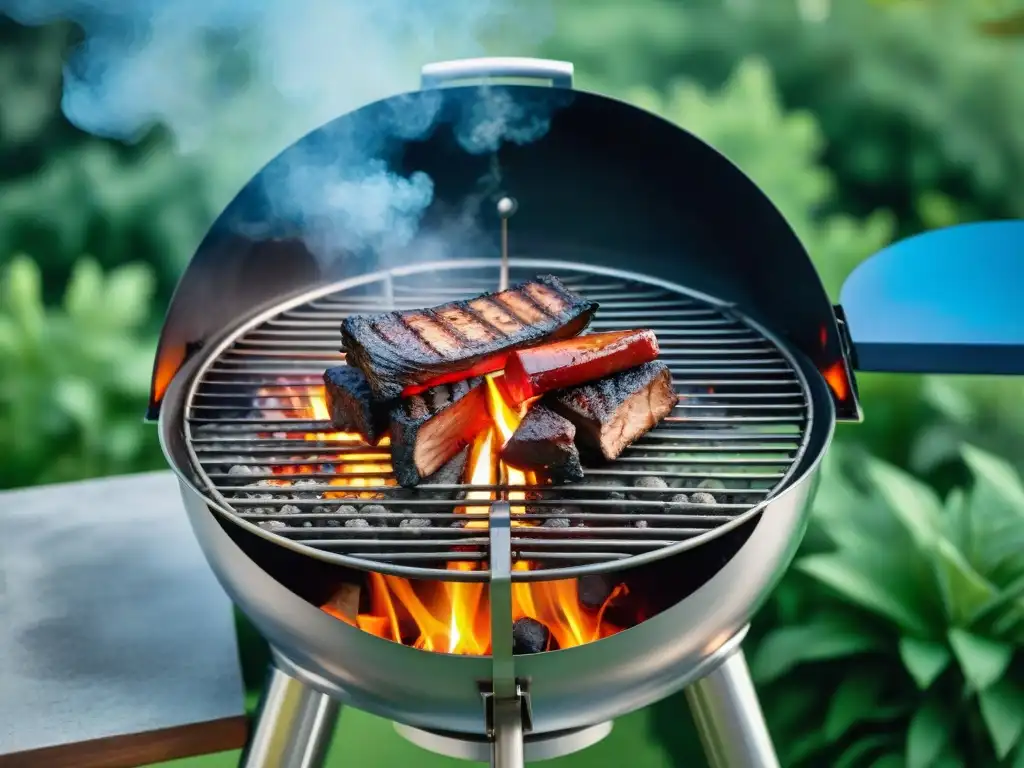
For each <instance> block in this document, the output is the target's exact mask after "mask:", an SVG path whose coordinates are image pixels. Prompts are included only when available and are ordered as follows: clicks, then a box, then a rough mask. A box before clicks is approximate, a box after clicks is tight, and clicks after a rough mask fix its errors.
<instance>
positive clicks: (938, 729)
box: [906, 696, 954, 768]
mask: <svg viewBox="0 0 1024 768" xmlns="http://www.w3.org/2000/svg"><path fill="white" fill-rule="evenodd" d="M953 721H954V716H953V713H952V712H951V710H950V709H949V708H948V706H947V704H946V703H945V702H944V701H943V700H942V699H941V698H940V697H938V696H932V697H931V698H930V699H928V701H926V702H925V704H924V706H923V707H921V708H920V709H918V710H917V712H915V713H914V716H913V718H911V720H910V727H909V728H908V729H907V756H906V768H930V766H931V765H932V763H934V762H935V760H936V759H937V758H938V757H939V754H940V753H941V752H942V750H943V748H944V747H945V746H946V744H948V743H949V741H950V738H951V736H952V727H953V724H954V723H953Z"/></svg>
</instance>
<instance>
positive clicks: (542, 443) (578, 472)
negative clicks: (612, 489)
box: [501, 404, 583, 483]
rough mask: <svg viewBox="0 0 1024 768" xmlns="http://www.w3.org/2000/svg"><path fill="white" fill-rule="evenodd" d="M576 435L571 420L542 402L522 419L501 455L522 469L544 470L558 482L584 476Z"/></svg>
mask: <svg viewBox="0 0 1024 768" xmlns="http://www.w3.org/2000/svg"><path fill="white" fill-rule="evenodd" d="M575 437H576V427H575V426H574V425H573V423H572V422H571V421H569V420H568V419H566V418H563V417H562V416H559V415H558V414H557V413H555V412H554V411H552V410H550V409H548V408H545V407H544V406H543V405H540V404H538V405H535V406H534V407H533V408H531V409H530V410H529V411H528V412H527V414H526V416H524V417H523V420H522V421H521V422H519V427H518V428H517V429H516V431H515V433H514V434H513V435H512V438H511V439H510V440H509V441H508V443H506V444H505V448H504V449H503V450H502V452H501V458H502V459H504V460H505V461H506V462H507V463H508V464H511V465H512V466H513V467H517V468H518V469H523V470H532V471H535V472H542V473H544V474H545V475H547V476H548V477H549V478H551V481H552V482H554V483H565V482H573V481H576V480H582V479H583V468H582V467H581V466H580V453H579V451H578V450H577V449H576V444H575V443H574V442H573V439H574V438H575Z"/></svg>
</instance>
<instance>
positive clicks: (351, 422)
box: [324, 365, 388, 445]
mask: <svg viewBox="0 0 1024 768" xmlns="http://www.w3.org/2000/svg"><path fill="white" fill-rule="evenodd" d="M324 396H325V399H326V401H327V410H328V411H329V412H330V414H331V423H332V424H333V425H334V426H335V427H337V428H338V429H340V430H342V431H343V432H358V433H359V434H360V435H362V436H363V438H364V439H365V440H366V442H368V443H369V444H370V445H376V444H377V441H378V440H379V439H380V438H381V436H382V435H384V433H385V432H387V429H388V408H387V406H385V405H383V404H382V403H380V402H377V401H375V400H374V399H373V394H372V393H371V392H370V385H369V384H367V383H366V376H365V375H364V374H363V372H362V371H360V370H359V369H358V368H352V367H350V366H347V365H339V366H337V367H335V368H328V369H327V370H326V371H324Z"/></svg>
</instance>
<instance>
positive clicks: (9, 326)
mask: <svg viewBox="0 0 1024 768" xmlns="http://www.w3.org/2000/svg"><path fill="white" fill-rule="evenodd" d="M41 283H42V278H41V275H40V271H39V267H38V265H37V264H36V263H35V262H34V261H32V260H31V259H29V258H27V257H24V256H18V257H15V258H14V259H12V260H11V261H10V262H9V263H8V264H7V266H6V268H5V269H4V270H3V273H2V277H0V297H2V300H0V456H3V457H4V460H3V462H2V464H0V488H9V487H15V486H22V485H32V484H35V483H43V482H53V481H59V480H70V479H78V478H82V477H92V476H97V475H110V474H118V473H123V472H130V471H136V470H141V469H150V468H156V467H159V466H161V464H162V461H161V459H160V455H159V450H158V447H157V445H156V434H155V431H156V430H155V429H153V428H147V427H145V426H144V425H143V424H142V417H143V414H144V413H145V404H146V398H147V395H148V383H149V372H150V368H151V366H152V361H153V357H152V355H153V353H152V350H153V345H152V343H150V340H149V339H148V338H145V337H143V336H142V335H141V333H140V328H141V327H142V326H143V324H144V323H145V321H146V320H147V318H148V316H149V313H150V299H151V296H152V292H153V276H152V272H151V270H150V269H149V268H148V267H146V266H144V265H139V264H135V265H126V266H123V267H118V268H117V269H115V270H113V271H111V272H110V273H109V274H107V275H104V274H103V273H102V271H101V270H100V268H99V266H98V265H97V264H96V262H95V261H94V260H92V259H90V258H81V259H79V260H78V261H77V262H76V264H75V267H74V270H73V272H72V277H71V280H70V282H69V283H68V286H67V290H66V291H65V293H64V298H63V303H62V305H61V307H60V308H59V309H48V308H46V307H45V306H44V304H43V301H42V288H41Z"/></svg>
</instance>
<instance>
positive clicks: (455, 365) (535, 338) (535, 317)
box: [341, 275, 597, 400]
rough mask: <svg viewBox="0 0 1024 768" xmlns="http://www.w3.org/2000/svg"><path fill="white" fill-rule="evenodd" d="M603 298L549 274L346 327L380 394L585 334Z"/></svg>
mask: <svg viewBox="0 0 1024 768" xmlns="http://www.w3.org/2000/svg"><path fill="white" fill-rule="evenodd" d="M596 310H597V304H596V303H594V302H592V301H587V300H585V299H582V298H580V297H579V296H576V295H575V294H573V293H571V292H570V291H569V290H568V289H566V287H565V286H564V285H562V283H561V282H560V281H559V280H558V278H556V277H553V276H551V275H542V276H539V277H536V278H534V279H532V280H529V281H527V282H525V283H521V284H519V285H517V286H514V287H512V288H510V289H508V290H507V291H502V292H500V293H487V294H483V295H482V296H479V297H477V298H475V299H470V300H468V301H455V302H451V303H449V304H442V305H441V306H437V307H432V308H429V309H420V310H409V311H402V312H386V313H384V314H379V315H354V316H352V317H349V318H346V319H345V321H344V322H343V323H342V326H341V335H342V341H343V343H344V346H345V350H346V352H347V354H348V357H347V362H348V364H349V365H353V366H356V367H357V368H359V369H360V370H362V371H363V372H364V373H365V374H366V378H367V381H368V382H369V385H370V388H371V389H372V390H373V393H374V395H375V396H376V397H377V398H378V399H379V400H393V399H394V398H396V397H399V396H400V395H403V394H404V395H412V394H416V393H418V392H421V391H423V390H424V389H426V388H429V387H433V386H436V385H438V384H443V383H450V382H453V381H458V380H461V379H465V378H469V377H471V376H476V375H480V374H482V373H487V372H491V371H496V370H500V369H501V368H503V367H504V365H505V360H506V359H507V357H508V354H509V353H510V352H512V351H513V350H516V349H520V348H523V347H526V346H532V345H534V344H538V343H541V342H544V341H552V340H557V339H564V338H568V337H572V336H576V335H578V334H579V333H582V332H583V330H584V329H585V328H586V327H587V325H588V324H589V323H590V319H591V317H592V316H593V314H594V312H595V311H596Z"/></svg>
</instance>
